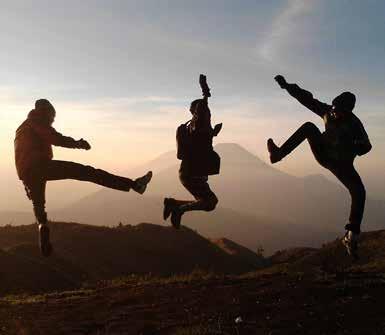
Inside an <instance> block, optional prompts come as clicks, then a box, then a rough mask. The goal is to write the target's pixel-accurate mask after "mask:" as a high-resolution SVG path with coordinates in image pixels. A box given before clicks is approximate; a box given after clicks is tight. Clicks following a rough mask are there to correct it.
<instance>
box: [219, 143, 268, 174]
mask: <svg viewBox="0 0 385 335" xmlns="http://www.w3.org/2000/svg"><path fill="white" fill-rule="evenodd" d="M215 150H216V151H217V152H218V154H219V155H220V156H221V157H222V158H223V159H224V160H226V162H231V163H236V164H237V165H238V164H250V166H251V165H253V166H257V167H264V168H266V167H267V164H266V163H265V162H264V161H263V160H262V159H260V158H259V157H258V156H256V155H254V154H252V153H251V152H250V151H248V150H246V149H245V148H244V147H242V146H241V145H239V144H237V143H219V144H217V145H216V146H215Z"/></svg>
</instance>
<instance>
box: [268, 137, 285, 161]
mask: <svg viewBox="0 0 385 335" xmlns="http://www.w3.org/2000/svg"><path fill="white" fill-rule="evenodd" d="M267 150H268V151H269V154H270V162H271V164H274V163H277V162H279V161H280V160H281V159H282V157H281V154H280V149H279V147H278V146H277V145H276V144H275V143H274V141H273V140H272V139H271V138H269V139H268V140H267Z"/></svg>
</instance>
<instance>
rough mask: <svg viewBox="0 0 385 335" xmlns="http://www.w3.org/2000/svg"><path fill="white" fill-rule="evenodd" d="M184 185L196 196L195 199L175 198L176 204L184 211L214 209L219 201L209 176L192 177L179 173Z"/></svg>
mask: <svg viewBox="0 0 385 335" xmlns="http://www.w3.org/2000/svg"><path fill="white" fill-rule="evenodd" d="M179 179H180V181H181V183H182V185H183V186H184V187H185V188H186V189H187V191H189V192H190V193H191V194H192V195H193V196H194V198H195V201H191V200H190V201H188V200H175V204H176V206H178V207H179V209H181V210H182V212H188V211H207V212H210V211H213V210H214V209H215V207H216V206H217V203H218V198H217V197H216V195H215V193H214V192H213V191H212V190H211V189H210V186H209V184H208V182H207V181H208V177H207V176H199V177H191V176H185V175H183V174H182V173H181V174H180V175H179Z"/></svg>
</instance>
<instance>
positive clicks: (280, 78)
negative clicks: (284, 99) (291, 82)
mask: <svg viewBox="0 0 385 335" xmlns="http://www.w3.org/2000/svg"><path fill="white" fill-rule="evenodd" d="M274 79H275V81H276V82H277V83H278V85H279V86H280V87H281V88H286V86H287V82H286V79H285V77H284V76H281V75H280V74H279V75H278V76H275V77H274Z"/></svg>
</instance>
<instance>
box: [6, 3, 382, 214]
mask: <svg viewBox="0 0 385 335" xmlns="http://www.w3.org/2000/svg"><path fill="white" fill-rule="evenodd" d="M384 13H385V2H383V1H381V0H377V1H376V0H367V1H365V2H363V1H360V0H339V1H332V0H322V1H321V0H270V1H262V0H261V1H256V0H240V1H230V0H229V1H227V0H211V1H201V0H195V1H187V0H175V1H167V0H163V1H159V0H141V1H129V0H126V1H120V0H111V1H108V2H107V1H99V0H93V1H90V0H82V1H73V0H67V1H58V0H50V1H43V0H29V1H19V0H13V1H7V0H2V1H1V11H0V40H1V41H2V50H1V52H0V67H1V71H0V73H1V82H0V148H1V151H2V160H1V162H0V175H1V176H0V182H1V183H2V184H3V185H4V186H5V189H7V188H8V189H14V186H13V185H15V183H17V177H16V174H15V169H14V163H13V138H14V132H15V130H16V128H17V126H18V125H19V124H20V123H21V122H22V121H23V120H24V119H25V117H26V115H27V113H28V112H29V110H31V109H32V108H33V103H34V101H35V100H36V99H38V98H43V97H44V98H48V99H49V100H50V101H51V102H52V103H53V105H54V106H55V108H56V110H57V118H56V121H55V124H54V126H55V128H56V129H57V130H58V131H60V132H61V133H63V134H65V135H69V136H72V137H74V138H76V139H79V138H84V139H87V140H88V141H89V142H90V144H91V145H92V150H90V151H87V152H85V151H79V150H68V149H60V148H58V149H55V157H56V158H57V159H67V160H73V161H78V162H81V163H85V164H91V165H94V166H96V167H100V168H105V169H109V170H111V171H112V172H122V171H127V170H128V169H130V168H131V167H134V166H137V165H141V164H143V163H145V162H146V161H148V160H151V159H153V158H155V157H156V156H158V155H160V154H162V153H164V152H166V151H169V150H172V149H174V148H175V129H176V127H177V126H178V125H179V124H180V123H181V122H184V121H186V120H188V119H189V116H190V115H189V111H188V107H189V103H190V101H191V100H193V99H195V98H198V97H199V96H200V94H201V93H200V88H199V85H198V77H199V74H200V73H204V74H206V75H207V78H208V83H209V85H210V87H211V88H212V98H211V99H210V107H211V111H212V119H213V121H214V123H215V122H223V124H224V127H223V131H222V133H221V134H220V136H219V137H218V138H217V142H218V143H219V142H236V143H239V144H241V145H242V146H244V147H245V148H246V149H248V150H250V151H251V152H253V153H254V154H256V155H258V156H259V157H260V158H261V159H263V160H265V161H267V160H268V155H267V153H266V144H265V143H266V139H267V138H269V137H272V138H274V139H275V140H276V142H277V143H283V142H284V140H285V139H286V138H287V137H288V136H289V135H290V134H291V133H292V132H293V131H294V130H295V129H296V128H297V127H299V126H300V125H301V124H302V123H304V122H306V121H312V122H315V123H316V124H317V125H318V126H319V127H320V128H321V129H323V123H322V120H321V119H320V118H318V117H317V116H315V115H313V114H311V112H309V111H307V110H306V109H305V108H304V107H302V106H300V105H299V104H298V103H297V102H296V101H294V100H293V99H292V98H291V97H290V96H289V95H288V94H287V93H286V92H285V91H283V90H281V89H280V88H279V87H278V86H277V84H276V83H275V82H274V80H273V78H274V76H275V75H276V74H282V75H284V76H285V77H286V78H287V80H288V81H289V82H295V83H298V84H299V85H301V86H302V87H304V88H306V89H308V90H310V91H311V92H313V93H314V95H315V97H317V98H318V99H319V100H322V101H325V102H330V101H331V100H332V99H333V97H335V96H336V95H337V94H339V93H341V92H342V91H346V90H349V91H352V92H354V93H356V95H357V104H356V110H355V112H356V114H357V116H359V118H360V119H361V120H362V121H363V123H364V124H365V127H366V129H367V132H368V133H369V136H370V139H371V141H372V144H373V147H374V148H373V150H372V152H371V153H370V154H369V155H367V156H365V157H364V158H359V159H358V160H357V167H358V169H359V170H360V172H361V173H362V175H363V177H364V179H365V180H367V181H368V183H369V184H371V185H372V188H371V189H370V190H369V193H370V192H371V190H372V191H373V193H374V192H376V194H378V193H379V192H380V191H381V190H382V189H384V190H385V187H384V188H382V187H383V186H385V182H384V183H383V184H381V185H380V186H379V183H378V182H376V180H377V179H378V178H380V179H381V180H383V179H384V172H383V171H385V170H384V168H385V158H384V155H383V152H384V149H385V133H384V127H385V114H384V113H383V106H384V102H385V94H384V92H385V90H384V88H385V66H384V59H385V43H384V36H385V23H384V19H383V17H384ZM277 167H278V168H279V169H281V170H283V171H286V172H289V173H291V174H295V175H299V176H302V175H309V174H314V173H326V174H327V172H325V170H323V169H322V168H321V167H319V166H318V165H317V164H316V163H315V162H314V159H313V157H312V156H311V153H310V150H309V148H308V146H307V145H303V146H302V147H301V148H300V149H298V150H297V151H296V152H295V153H294V154H293V155H292V156H291V157H290V158H288V159H287V160H285V161H284V162H282V163H280V164H279V165H278V166H277ZM149 168H151V167H149ZM376 178H377V179H376ZM21 190H22V189H21V187H20V186H19V190H18V192H19V195H18V196H20V198H21V197H24V194H22V191H21ZM89 190H91V188H89ZM384 195H385V193H384ZM13 200H14V198H12V197H9V196H8V195H7V194H3V195H2V196H0V202H2V205H0V209H1V208H3V207H4V206H6V207H7V208H10V207H11V206H12V205H11V202H12V201H13ZM15 203H18V202H15Z"/></svg>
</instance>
